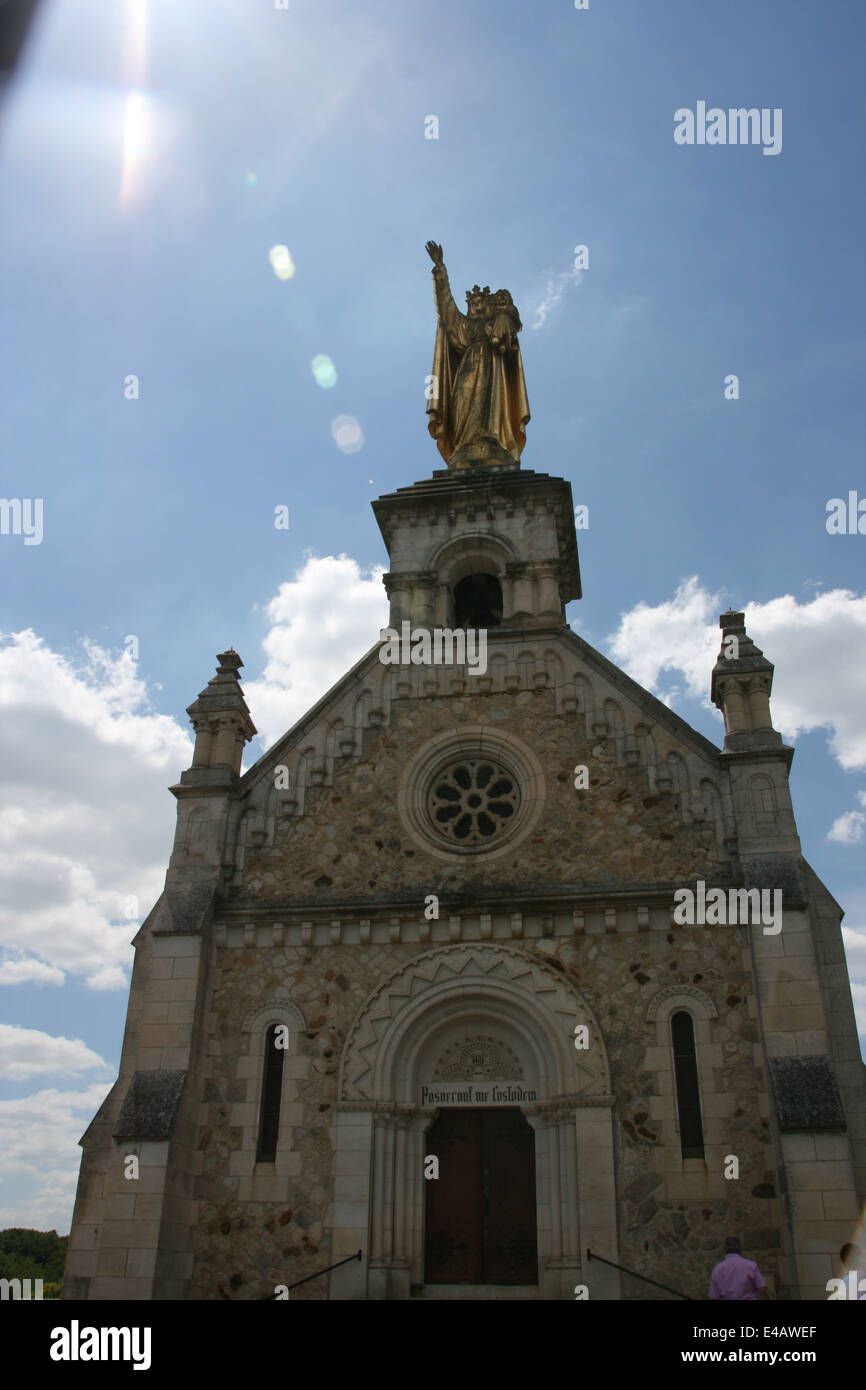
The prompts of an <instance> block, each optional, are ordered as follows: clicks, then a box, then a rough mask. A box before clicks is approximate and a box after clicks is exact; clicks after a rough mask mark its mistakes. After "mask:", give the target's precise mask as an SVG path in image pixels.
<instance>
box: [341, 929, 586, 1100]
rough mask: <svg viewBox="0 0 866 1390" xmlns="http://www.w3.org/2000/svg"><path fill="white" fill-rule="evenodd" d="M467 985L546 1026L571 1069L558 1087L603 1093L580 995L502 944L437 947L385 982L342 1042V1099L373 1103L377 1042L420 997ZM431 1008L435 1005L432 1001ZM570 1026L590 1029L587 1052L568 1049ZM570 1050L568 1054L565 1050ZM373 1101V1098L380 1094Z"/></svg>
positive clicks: (551, 1041)
mask: <svg viewBox="0 0 866 1390" xmlns="http://www.w3.org/2000/svg"><path fill="white" fill-rule="evenodd" d="M448 983H454V984H458V983H459V984H460V985H463V986H466V985H469V984H472V985H473V986H475V987H477V988H478V991H479V993H481V994H484V992H485V990H486V991H488V992H489V993H490V995H491V997H495V994H496V991H497V986H498V987H499V988H502V987H503V986H504V987H505V988H506V989H507V990H508V991H509V993H511V995H512V997H513V996H514V993H515V992H516V993H517V996H518V999H519V997H520V995H521V994H522V995H523V996H524V998H525V1006H526V1019H527V1022H528V1023H529V1024H530V1025H531V1026H532V1027H533V1028H534V1029H536V1030H537V1029H538V1027H539V1025H540V1026H541V1028H542V1029H543V1031H544V1033H545V1035H546V1038H547V1040H548V1045H549V1046H551V1045H552V1050H553V1053H554V1055H557V1056H559V1058H560V1059H562V1058H563V1057H564V1055H565V1053H568V1055H569V1059H570V1061H571V1063H572V1065H573V1072H572V1074H571V1075H569V1076H568V1078H567V1081H566V1084H565V1085H564V1086H563V1088H562V1089H563V1090H567V1091H568V1092H569V1093H571V1092H577V1093H581V1094H593V1095H608V1094H609V1093H610V1071H609V1066H608V1060H607V1052H606V1049H605V1045H604V1039H603V1035H602V1032H601V1029H600V1027H599V1025H598V1022H597V1020H596V1018H595V1016H594V1014H593V1012H592V1010H591V1009H590V1008H589V1006H588V1005H587V1004H586V1002H585V1000H584V999H583V998H582V997H581V995H580V994H579V993H578V991H577V990H576V989H575V988H574V987H573V986H572V985H571V983H570V982H567V981H566V980H565V979H564V978H563V977H562V976H561V975H559V974H558V973H557V972H556V971H554V970H552V969H550V967H548V966H546V965H544V964H542V963H541V962H540V961H536V960H533V959H532V958H530V957H529V956H526V955H524V954H523V953H522V952H520V951H515V950H512V949H510V948H509V947H506V946H477V945H462V946H442V947H439V948H437V949H436V950H432V951H425V952H424V953H423V954H422V955H419V956H416V958H415V959H414V960H413V961H411V962H410V963H409V964H408V965H404V966H401V967H400V968H399V969H398V970H396V971H395V972H394V973H393V974H392V975H390V976H389V977H388V979H386V980H384V981H383V982H382V984H381V985H379V986H378V987H377V988H376V989H375V990H374V991H373V993H372V994H371V995H370V996H369V998H368V999H367V1000H366V1002H365V1003H364V1005H363V1006H362V1008H361V1009H360V1011H359V1012H358V1014H357V1016H356V1017H355V1020H354V1022H353V1023H352V1026H351V1027H350V1029H349V1033H348V1036H347V1038H346V1045H345V1048H344V1052H343V1063H342V1066H341V1068H340V1088H339V1098H340V1100H341V1101H355V1100H363V1099H368V1100H372V1099H373V1098H374V1097H373V1092H372V1089H371V1088H372V1083H373V1070H372V1069H373V1064H374V1061H375V1058H376V1056H377V1054H378V1050H379V1047H380V1044H381V1042H382V1039H383V1038H384V1037H385V1035H386V1034H387V1033H388V1031H389V1030H390V1029H391V1028H392V1025H393V1024H394V1023H395V1022H398V1021H399V1017H400V1014H401V1013H402V1012H404V1011H406V1012H407V1014H408V1011H409V1010H410V1007H411V1012H412V1015H413V1016H415V1013H416V1009H415V1006H416V1005H417V1002H418V1000H419V998H420V997H421V996H423V995H424V994H426V993H432V992H433V991H435V990H437V989H438V987H440V986H442V985H444V984H448ZM431 1003H432V1001H431ZM575 1024H585V1025H586V1026H587V1027H588V1029H589V1047H588V1048H586V1049H585V1050H581V1051H580V1052H578V1051H577V1050H575V1049H573V1038H572V1034H573V1031H574V1027H575ZM569 1049H571V1050H570V1051H569ZM377 1099H378V1097H377Z"/></svg>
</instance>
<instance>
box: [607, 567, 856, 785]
mask: <svg viewBox="0 0 866 1390" xmlns="http://www.w3.org/2000/svg"><path fill="white" fill-rule="evenodd" d="M721 608H722V600H721V598H720V596H719V595H718V594H713V593H711V592H710V590H708V589H705V588H703V587H702V586H701V584H700V582H699V580H698V578H697V576H692V578H690V579H687V580H685V581H684V582H683V583H682V584H680V586H679V588H678V589H677V591H676V594H675V595H674V597H673V598H672V599H670V600H669V601H668V602H666V603H660V604H657V605H655V606H652V605H650V604H647V603H639V604H637V605H636V607H635V608H633V609H631V610H630V611H629V612H628V613H624V614H623V615H622V617H621V619H620V625H619V627H618V629H617V631H616V632H615V633H613V634H612V636H611V637H610V638H609V639H608V643H609V646H608V655H609V656H610V657H611V658H612V660H614V661H616V662H618V663H619V664H620V665H622V666H624V667H625V668H626V670H627V671H628V672H629V674H630V675H632V676H634V678H635V679H636V680H638V681H640V683H641V684H642V685H644V686H646V687H647V688H648V689H650V690H654V689H656V688H657V686H658V681H659V678H660V676H661V674H662V672H664V671H681V672H682V673H683V675H684V676H685V680H686V690H687V693H688V694H689V695H690V696H692V697H693V698H695V699H700V700H702V701H703V702H704V704H705V705H707V706H708V707H710V708H712V706H710V703H709V691H710V677H711V673H712V668H713V666H714V664H715V661H716V658H717V656H718V654H719V650H720V647H721V632H720V630H719V627H718V618H719V614H720V612H721ZM745 614H746V630H747V631H748V633H749V636H750V637H751V638H752V639H753V640H754V641H755V642H756V643H757V645H758V646H759V647H760V648H761V649H762V650H763V651H764V653H765V655H766V656H767V658H768V660H770V661H772V662H773V663H774V665H775V668H776V671H775V676H774V681H773V695H772V710H773V722H774V724H775V727H776V728H777V729H778V730H779V731H780V733H782V734H783V736H784V737H785V738H786V739H789V740H791V741H793V740H795V739H796V738H797V736H798V735H799V734H802V733H809V732H811V731H813V730H815V729H826V730H827V731H828V733H829V736H830V737H829V740H828V742H829V749H830V752H831V753H832V755H833V757H834V758H835V759H836V761H837V762H838V763H839V764H840V766H841V767H843V768H845V769H846V770H847V771H853V770H854V769H858V768H866V721H864V719H863V709H864V706H866V597H859V596H858V595H857V594H854V593H851V592H850V590H847V589H833V590H831V591H830V592H828V593H824V594H818V595H817V596H816V597H815V598H813V599H812V600H811V602H809V603H803V604H800V603H798V602H797V600H796V599H795V598H794V597H792V595H790V594H786V595H784V596H783V597H781V598H776V599H772V600H771V601H770V602H769V603H763V604H761V603H750V604H747V605H746V606H745ZM864 804H866V802H864Z"/></svg>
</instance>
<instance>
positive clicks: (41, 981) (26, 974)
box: [0, 956, 66, 985]
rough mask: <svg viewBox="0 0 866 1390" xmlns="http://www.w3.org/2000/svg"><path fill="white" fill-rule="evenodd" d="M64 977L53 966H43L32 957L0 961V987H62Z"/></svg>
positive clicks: (60, 971)
mask: <svg viewBox="0 0 866 1390" xmlns="http://www.w3.org/2000/svg"><path fill="white" fill-rule="evenodd" d="M65 979H66V976H65V975H64V973H63V971H62V970H58V969H57V967H56V966H54V965H44V964H43V962H42V961H41V960H35V959H34V958H33V956H29V957H26V958H24V959H21V960H15V959H14V958H12V957H9V958H7V959H6V960H2V961H0V985H24V984H33V985H62V984H63V982H64V980H65Z"/></svg>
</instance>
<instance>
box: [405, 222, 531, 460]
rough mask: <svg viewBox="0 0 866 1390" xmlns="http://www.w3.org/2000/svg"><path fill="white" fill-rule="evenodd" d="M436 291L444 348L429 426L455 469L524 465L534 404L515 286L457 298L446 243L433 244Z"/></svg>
mask: <svg viewBox="0 0 866 1390" xmlns="http://www.w3.org/2000/svg"><path fill="white" fill-rule="evenodd" d="M427 254H428V255H429V257H430V259H431V261H432V262H433V287H434V291H435V295H436V315H437V324H436V346H435V348H434V352H433V373H432V381H431V383H430V387H429V390H428V400H427V414H428V416H429V423H428V428H429V430H430V433H431V434H432V436H433V438H434V439H435V440H436V445H437V448H438V449H439V452H440V454H441V455H442V457H443V458H444V459H445V462H446V463H447V464H448V467H449V468H476V467H480V466H482V465H485V464H498V465H500V466H502V465H505V466H506V467H509V466H510V467H512V468H514V467H517V466H519V463H520V454H521V451H522V449H523V446H524V444H525V442H526V423H527V421H528V420H529V404H528V402H527V399H526V383H525V381H524V379H523V362H522V359H521V355H520V344H519V342H518V340H517V335H518V333H519V332H520V330H521V327H522V325H521V322H520V316H519V314H518V312H517V309H516V307H515V305H514V301H513V300H512V298H511V295H510V294H509V293H508V291H507V290H497V292H496V294H491V293H490V287H489V286H488V285H485V286H484V288H483V289H482V288H481V287H480V286H479V285H474V286H473V287H472V289H471V290H467V291H466V309H467V312H466V313H465V314H462V313H461V312H460V310H459V309H458V308H457V305H456V304H455V302H454V296H453V295H452V293H451V286H450V285H449V283H448V272H447V271H446V269H445V261H444V258H443V254H442V247H441V246H440V245H439V244H438V243H437V242H435V241H428V242H427Z"/></svg>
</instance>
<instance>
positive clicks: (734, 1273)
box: [710, 1236, 767, 1303]
mask: <svg viewBox="0 0 866 1390" xmlns="http://www.w3.org/2000/svg"><path fill="white" fill-rule="evenodd" d="M741 1249H742V1247H741V1245H740V1242H739V1240H738V1239H737V1237H736V1236H728V1237H727V1238H726V1240H725V1258H724V1259H723V1260H720V1261H719V1263H718V1264H717V1265H716V1267H715V1269H714V1270H713V1272H712V1274H711V1275H710V1298H714V1299H724V1300H725V1302H728V1303H730V1302H732V1301H734V1300H738V1299H739V1300H748V1301H752V1302H755V1301H756V1300H757V1299H759V1298H766V1297H767V1285H766V1282H765V1280H764V1277H763V1275H762V1274H761V1271H760V1270H759V1269H758V1266H757V1265H756V1264H755V1262H754V1260H744V1259H743V1257H742V1255H741V1253H740V1251H741Z"/></svg>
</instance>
